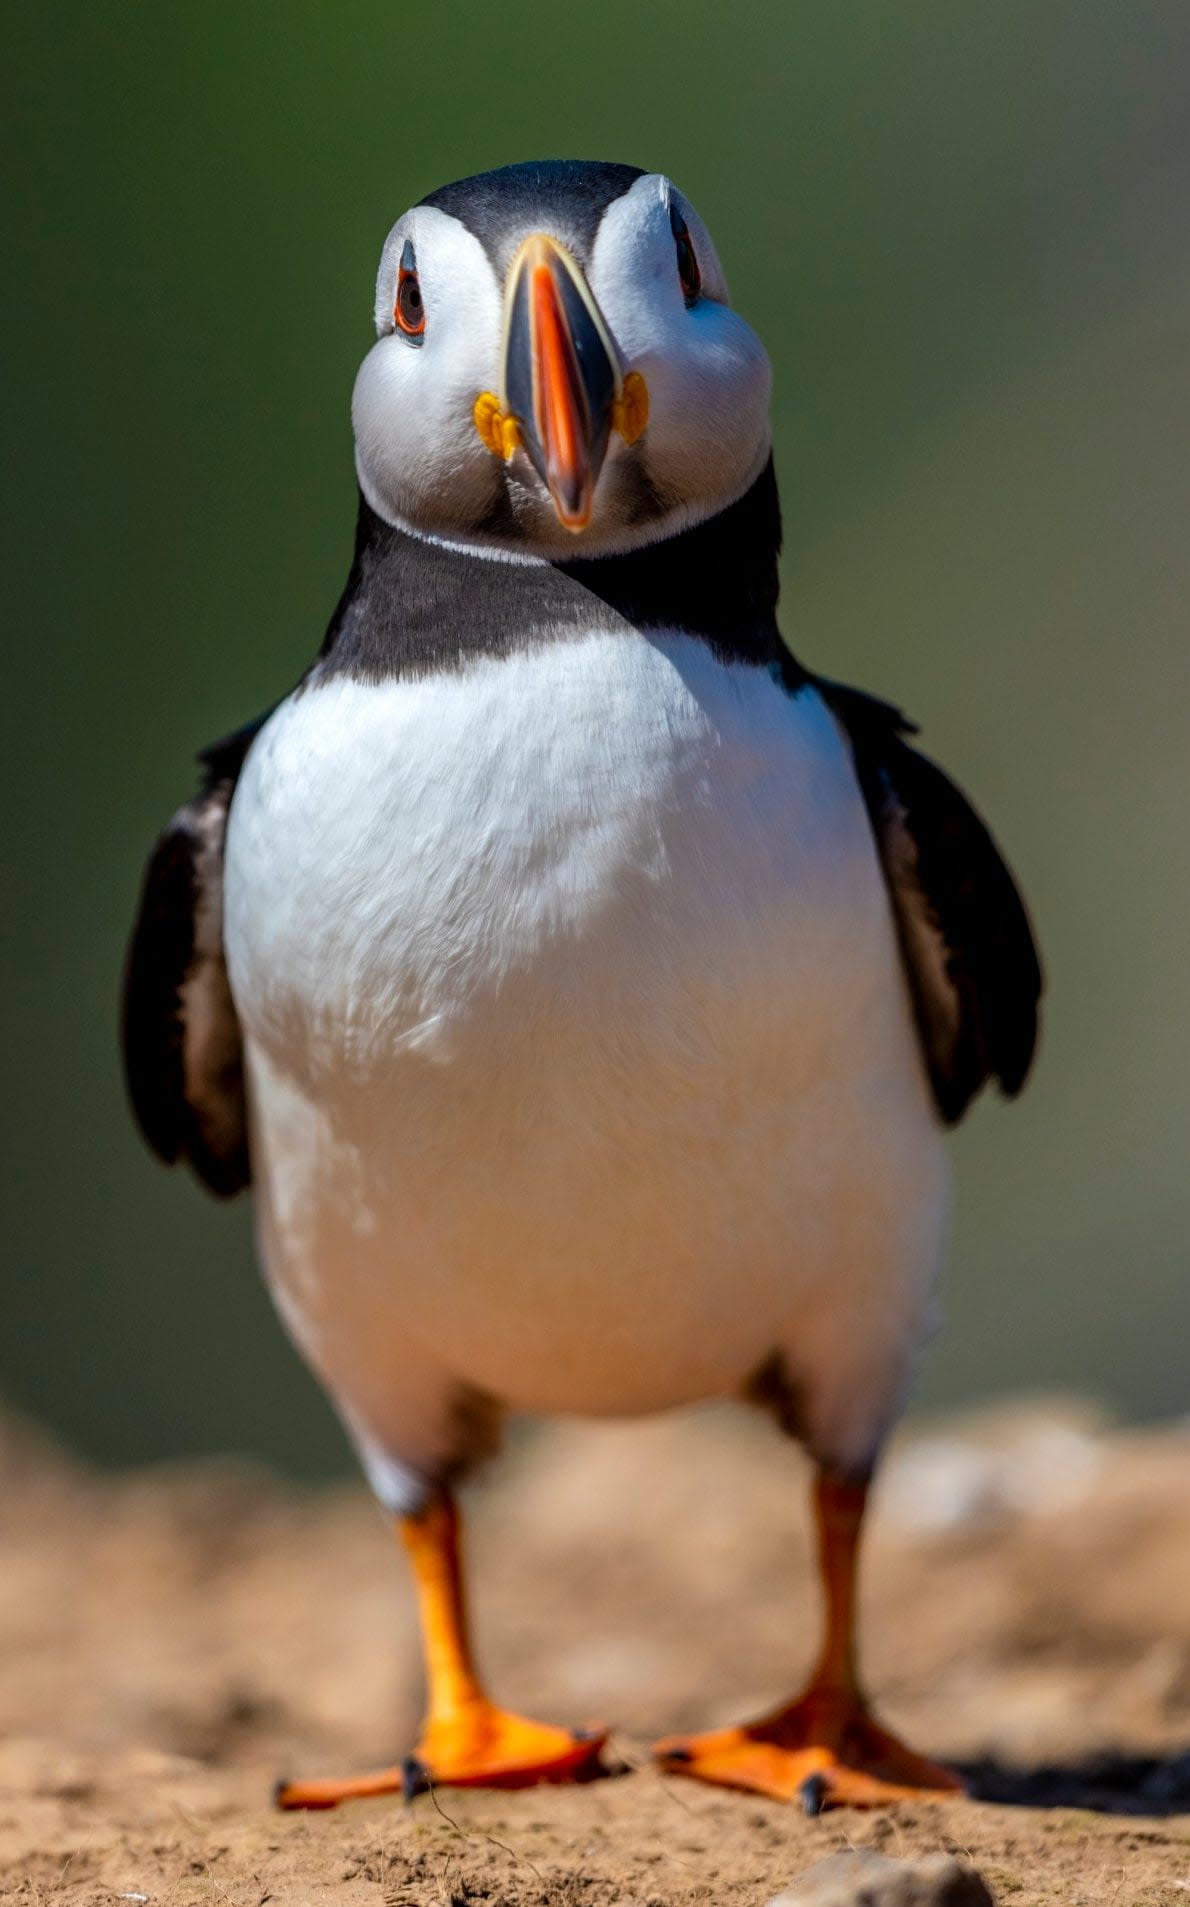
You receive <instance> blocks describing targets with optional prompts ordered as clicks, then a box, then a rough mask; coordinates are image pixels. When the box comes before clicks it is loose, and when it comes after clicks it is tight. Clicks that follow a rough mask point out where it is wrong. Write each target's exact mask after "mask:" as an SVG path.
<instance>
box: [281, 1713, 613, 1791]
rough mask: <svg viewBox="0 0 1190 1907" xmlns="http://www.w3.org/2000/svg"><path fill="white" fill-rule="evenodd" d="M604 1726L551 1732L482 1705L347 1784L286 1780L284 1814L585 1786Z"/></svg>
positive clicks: (444, 1719)
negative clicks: (456, 1793) (377, 1800)
mask: <svg viewBox="0 0 1190 1907" xmlns="http://www.w3.org/2000/svg"><path fill="white" fill-rule="evenodd" d="M606 1740H607V1730H606V1729H605V1728H588V1729H569V1728H553V1727H550V1726H548V1725H547V1724H546V1723H544V1722H533V1721H528V1720H527V1719H526V1718H525V1717H524V1716H523V1715H511V1714H509V1712H508V1711H507V1709H502V1708H497V1707H496V1706H495V1705H494V1704H493V1703H491V1702H487V1701H477V1702H473V1703H468V1704H467V1706H466V1707H465V1708H461V1709H459V1710H456V1711H455V1712H454V1713H452V1714H449V1715H444V1716H439V1717H437V1718H435V1719H434V1720H432V1721H430V1722H428V1723H427V1724H426V1727H425V1730H424V1731H423V1734H422V1738H421V1740H420V1741H419V1743H418V1745H417V1747H416V1749H415V1750H414V1752H413V1753H412V1754H411V1755H408V1756H407V1757H406V1759H405V1760H404V1761H403V1762H400V1763H398V1764H395V1765H394V1766H393V1767H391V1768H380V1769H376V1770H374V1771H373V1772H372V1773H370V1774H364V1775H355V1776H348V1777H347V1778H346V1780H343V1781H334V1780H331V1781H283V1782H281V1783H280V1784H279V1785H278V1787H277V1791H276V1801H277V1806H278V1807H279V1808H336V1807H338V1805H339V1803H340V1801H354V1800H359V1799H362V1798H363V1797H365V1796H369V1795H382V1794H403V1795H404V1796H405V1798H406V1800H412V1798H413V1797H414V1796H415V1795H418V1794H424V1793H425V1792H426V1791H427V1790H428V1789H430V1788H437V1787H443V1788H527V1787H531V1786H533V1785H534V1783H536V1782H539V1781H586V1780H590V1779H591V1777H592V1776H593V1775H597V1774H598V1773H599V1772H600V1753H601V1751H602V1748H603V1744H604V1742H605V1741H606Z"/></svg>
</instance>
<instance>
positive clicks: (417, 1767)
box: [401, 1755, 431, 1801]
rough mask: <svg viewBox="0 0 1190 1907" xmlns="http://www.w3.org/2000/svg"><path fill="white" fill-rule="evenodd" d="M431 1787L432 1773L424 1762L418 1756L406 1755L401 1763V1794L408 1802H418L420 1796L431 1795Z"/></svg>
mask: <svg viewBox="0 0 1190 1907" xmlns="http://www.w3.org/2000/svg"><path fill="white" fill-rule="evenodd" d="M430 1787H431V1782H430V1771H429V1769H428V1768H427V1767H426V1764H425V1762H424V1761H419V1760H418V1758H417V1756H416V1755H406V1757H405V1759H404V1761H403V1762H402V1763H401V1793H402V1795H403V1797H404V1799H405V1800H406V1801H416V1799H417V1797H418V1795H419V1794H429V1792H430Z"/></svg>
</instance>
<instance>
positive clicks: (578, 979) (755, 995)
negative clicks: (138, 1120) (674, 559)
mask: <svg viewBox="0 0 1190 1907" xmlns="http://www.w3.org/2000/svg"><path fill="white" fill-rule="evenodd" d="M226 901H227V918H226V937H227V948H228V957H229V963H230V970H231V978H232V986H233V991H234V994H235V998H236V1002H237V1006H238V1008H239V1012H240V1016H241V1020H242V1023H243V1026H244V1030H245V1036H246V1044H247V1051H248V1058H249V1069H250V1079H251V1082H252V1093H253V1100H254V1119H255V1132H254V1158H255V1162H256V1169H257V1182H258V1187H259V1190H260V1194H261V1217H262V1239H263V1245H264V1252H265V1257H266V1263H267V1269H268V1273H269V1276H270V1280H271V1282H272V1283H273V1285H274V1289H275V1291H276V1292H277V1295H278V1298H279V1302H280V1303H281V1306H282V1309H283V1311H284V1313H285V1315H286V1317H287V1318H288V1320H289V1322H290V1325H291V1327H292V1328H293V1330H294V1331H295V1333H296V1335H297V1336H298V1338H299V1340H300V1341H301V1342H302V1344H303V1345H304V1347H305V1349H306V1350H307V1353H308V1354H309V1355H310V1357H311V1358H312V1360H313V1361H314V1362H315V1364H316V1365H317V1367H318V1368H319V1369H320V1370H321V1372H322V1374H323V1376H324V1378H325V1379H326V1381H327V1382H328V1383H329V1384H330V1386H331V1388H332V1390H333V1391H334V1392H335V1393H336V1395H337V1396H338V1398H339V1401H340V1404H341V1407H342V1408H343V1409H344V1411H345V1413H346V1414H347V1416H348V1417H349V1418H350V1420H351V1421H352V1422H353V1424H354V1425H355V1426H356V1428H357V1431H358V1432H359V1434H360V1435H361V1437H362V1438H363V1439H364V1441H365V1442H367V1443H369V1444H370V1445H372V1446H377V1447H382V1448H383V1449H385V1450H387V1451H388V1452H389V1453H390V1454H391V1455H393V1456H394V1457H396V1458H399V1459H401V1460H408V1461H409V1462H414V1461H415V1460H418V1458H419V1453H418V1451H417V1450H416V1449H415V1448H414V1447H413V1446H414V1444H415V1443H416V1441H417V1438H418V1437H419V1436H422V1435H423V1432H424V1433H425V1434H424V1436H423V1441H425V1438H426V1437H428V1435H429V1433H428V1432H426V1431H425V1426H424V1424H422V1425H420V1426H419V1424H418V1422H417V1421H415V1419H416V1418H417V1414H418V1412H420V1413H422V1416H423V1417H424V1416H425V1414H426V1413H432V1411H433V1409H434V1408H435V1405H434V1396H435V1395H436V1394H437V1390H438V1389H441V1388H442V1386H444V1385H449V1383H450V1382H451V1381H463V1382H465V1383H467V1384H470V1385H472V1386H475V1387H477V1388H479V1389H481V1390H483V1391H486V1392H490V1393H492V1394H493V1395H494V1396H496V1397H498V1398H501V1399H503V1400H505V1401H507V1402H509V1403H510V1404H512V1405H514V1406H517V1407H521V1408H526V1409H534V1410H590V1411H620V1410H639V1409H650V1408H656V1407H660V1406H663V1405H666V1404H669V1403H673V1402H677V1401H681V1400H684V1399H689V1398H695V1397H699V1396H705V1395H708V1394H712V1393H715V1392H719V1391H723V1390H725V1389H729V1388H731V1387H733V1386H735V1385H738V1384H739V1383H741V1382H742V1381H743V1380H744V1379H745V1378H746V1377H747V1375H748V1374H749V1373H750V1372H751V1371H753V1370H754V1369H755V1368H756V1367H757V1366H758V1365H759V1364H760V1363H762V1362H763V1361H764V1360H765V1358H766V1357H768V1356H769V1355H771V1354H772V1352H773V1351H774V1350H781V1351H783V1352H784V1354H785V1356H786V1360H787V1362H788V1363H789V1364H790V1366H791V1376H793V1378H794V1379H795V1381H796V1382H798V1383H800V1384H801V1386H802V1388H803V1390H804V1391H806V1392H807V1394H810V1393H812V1394H813V1395H814V1396H815V1397H817V1396H819V1395H821V1399H822V1401H821V1405H820V1407H818V1415H819V1416H820V1417H821V1418H822V1421H823V1423H824V1425H826V1424H827V1422H828V1420H829V1421H830V1423H831V1424H835V1422H836V1420H838V1422H837V1426H836V1428H834V1429H828V1430H824V1433H823V1434H824V1436H830V1437H832V1438H833V1439H834V1441H835V1442H836V1443H838V1444H840V1445H841V1444H847V1445H848V1446H849V1448H850V1447H851V1446H857V1445H858V1444H859V1443H861V1442H863V1441H864V1440H865V1439H866V1440H867V1441H868V1442H869V1443H870V1442H871V1438H872V1436H873V1434H875V1433H874V1430H873V1426H877V1428H878V1427H880V1426H881V1425H882V1423H883V1420H884V1418H886V1417H887V1415H888V1412H889V1411H890V1410H891V1408H892V1404H893V1400H894V1398H895V1394H896V1391H897V1388H898V1386H899V1384H900V1382H901V1378H902V1376H903V1371H904V1366H905V1361H906V1358H907V1356H908V1354H909V1351H910V1349H911V1347H912V1345H913V1344H914V1343H915V1342H916V1339H917V1337H918V1335H919V1334H920V1328H921V1320H922V1315H923V1312H924V1309H925V1306H926V1300H927V1294H928V1289H929V1284H930V1279H931V1276H932V1272H933V1268H934V1263H935V1260H936V1257H937V1252H938V1244H939V1237H940V1229H941V1219H942V1211H943V1206H944V1202H945V1200H944V1189H943V1186H944V1181H943V1174H942V1165H941V1158H940V1151H939V1140H938V1134H937V1131H936V1127H935V1122H934V1120H933V1117H932V1113H931V1108H930V1103H929V1096H928V1091H927V1088H926V1085H925V1082H924V1078H923V1074H922V1068H921V1065H920V1061H919V1059H918V1055H917V1052H916V1046H915V1040H914V1035H913V1031H912V1028H911V1025H910V1019H909V1013H908V1008H907V1004H906V999H905V992H904V986H903V983H902V980H901V976H900V972H899V968H898V961H897V955H896V950H895V946H894V940H893V930H892V926H891V922H890V918H889V912H888V906H887V901H886V897H885V894H884V890H883V884H882V879H881V875H880V870H879V867H878V864H877V861H876V857H875V853H874V849H873V846H872V841H871V836H870V831H869V828H868V824H867V820H866V817H865V814H864V811H863V807H862V803H861V800H860V796H859V793H858V790H857V787H856V784H855V779H854V775H853V772H852V768H851V763H850V759H849V756H848V752H847V749H846V745H845V743H844V742H843V740H842V738H841V736H840V734H839V732H838V730H837V728H836V726H835V723H834V721H833V719H832V717H831V716H830V714H829V713H828V711H827V710H826V708H825V707H824V705H823V704H822V702H821V701H820V700H819V698H818V696H817V695H816V694H815V693H814V692H813V691H812V690H809V689H806V690H803V691H802V692H801V693H800V694H798V695H796V696H794V697H792V698H791V697H790V696H789V695H787V694H786V693H785V692H784V690H783V689H782V688H781V687H780V685H779V684H777V683H776V682H774V681H773V680H772V679H771V677H770V676H769V675H768V674H766V673H765V672H764V671H762V670H759V669H755V668H747V667H744V666H741V665H734V666H725V665H723V664H721V663H719V662H718V661H716V660H715V658H714V657H713V656H712V654H711V653H710V651H709V650H708V649H707V647H706V646H705V645H704V644H702V643H700V642H697V641H694V640H692V639H690V638H685V637H679V636H667V637H657V636H650V637H648V638H646V637H642V636H638V635H626V634H622V633H607V634H598V635H593V636H589V637H585V638H583V639H581V640H559V641H558V642H556V643H553V644H550V645H547V646H544V647H538V648H535V649H533V650H531V651H529V652H527V653H525V654H523V655H517V656H513V657H509V658H505V659H502V660H493V661H486V660H485V661H478V662H472V663H470V664H469V665H468V666H466V667H465V668H464V669H462V670H460V671H459V672H457V673H450V674H439V675H434V676H431V677H428V678H427V679H425V680H422V681H394V682H386V683H381V684H364V683H359V682H355V681H352V680H350V679H348V678H345V677H337V678H332V679H330V680H328V681H327V682H325V683H323V684H321V685H316V686H312V687H310V688H309V689H307V690H305V691H303V692H301V693H299V694H298V695H296V696H294V697H293V698H291V699H290V700H289V701H288V702H287V703H285V704H284V705H283V706H282V708H281V709H279V710H278V712H277V714H276V715H275V716H274V717H273V718H272V720H271V721H270V722H269V724H268V725H267V727H266V728H265V729H264V730H263V732H262V734H261V735H260V737H259V738H258V740H257V741H256V743H255V744H254V746H253V748H252V751H251V753H250V755H249V758H248V761H247V763H246V765H245V769H244V773H243V776H242V779H241V783H240V786H239V789H238V791H237V794H236V797H235V801H234V804H233V809H232V817H231V824H230V828H229V837H228V845H227V877H226ZM439 1380H440V1381H439ZM857 1389H858V1391H859V1392H860V1393H861V1395H859V1396H857V1394H856V1393H857ZM844 1419H845V1420H846V1421H844ZM423 1455H424V1453H423Z"/></svg>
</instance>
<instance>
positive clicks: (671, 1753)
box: [661, 1748, 694, 1762]
mask: <svg viewBox="0 0 1190 1907" xmlns="http://www.w3.org/2000/svg"><path fill="white" fill-rule="evenodd" d="M661 1759H662V1761H680V1762H687V1761H693V1760H694V1750H693V1748H667V1749H666V1750H665V1753H664V1754H663V1755H662V1757H661Z"/></svg>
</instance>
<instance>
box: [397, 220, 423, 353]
mask: <svg viewBox="0 0 1190 1907" xmlns="http://www.w3.org/2000/svg"><path fill="white" fill-rule="evenodd" d="M393 323H394V324H395V325H396V327H397V329H398V331H403V332H404V333H405V336H406V337H407V338H420V337H421V336H422V333H423V332H424V331H425V328H426V308H425V305H424V304H423V303H422V295H421V281H420V279H419V278H418V275H417V260H416V259H415V258H414V256H413V246H412V245H411V244H410V242H409V240H408V239H406V241H405V249H404V251H403V252H402V253H401V263H400V267H399V269H398V271H397V295H396V297H395V298H394V300H393Z"/></svg>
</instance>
